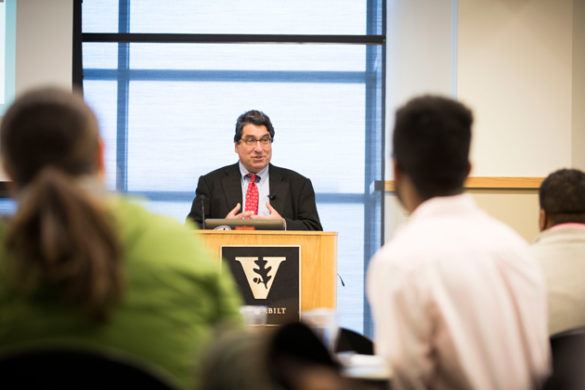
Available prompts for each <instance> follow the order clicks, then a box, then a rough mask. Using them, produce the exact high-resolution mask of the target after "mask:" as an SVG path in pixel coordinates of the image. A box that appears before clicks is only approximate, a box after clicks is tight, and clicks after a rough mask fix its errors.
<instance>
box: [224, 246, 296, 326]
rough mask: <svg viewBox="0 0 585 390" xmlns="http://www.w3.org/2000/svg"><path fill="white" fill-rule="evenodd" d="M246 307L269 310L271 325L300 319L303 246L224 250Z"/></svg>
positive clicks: (245, 247) (235, 247)
mask: <svg viewBox="0 0 585 390" xmlns="http://www.w3.org/2000/svg"><path fill="white" fill-rule="evenodd" d="M221 256H222V259H223V261H226V262H227V264H228V266H229V269H230V271H231V272H232V274H233V276H234V279H235V280H236V283H237V284H238V287H239V289H240V292H241V293H242V296H243V298H244V301H245V304H246V305H262V306H266V307H268V316H267V318H268V323H269V324H279V323H283V322H286V321H288V320H291V319H298V318H299V308H300V247H299V246H222V248H221Z"/></svg>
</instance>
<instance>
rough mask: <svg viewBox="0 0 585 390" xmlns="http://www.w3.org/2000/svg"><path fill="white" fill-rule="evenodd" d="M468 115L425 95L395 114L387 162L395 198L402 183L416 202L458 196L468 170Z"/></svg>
mask: <svg viewBox="0 0 585 390" xmlns="http://www.w3.org/2000/svg"><path fill="white" fill-rule="evenodd" d="M472 123H473V115H472V113H471V111H470V110H469V109H468V108H467V107H465V106H464V105H463V104H461V103H460V102H457V101H455V100H453V99H450V98H446V97H442V96H432V95H425V96H420V97H416V98H414V99H412V100H410V101H409V102H408V103H406V104H405V105H404V106H402V107H400V108H399V109H398V111H397V112H396V121H395V124H394V133H393V140H392V141H393V162H394V169H395V178H394V179H395V181H396V185H397V191H396V192H397V194H398V196H399V197H401V198H402V201H403V202H404V201H407V199H404V196H405V194H401V193H400V191H399V188H400V187H401V185H402V184H406V183H405V182H404V180H401V179H402V178H404V177H405V176H406V177H407V181H408V184H409V185H410V186H411V187H412V189H414V190H415V192H416V194H415V195H416V197H417V198H418V202H417V203H421V202H423V201H425V200H427V199H430V198H433V197H435V196H449V195H455V194H458V193H461V192H462V191H463V184H464V182H465V179H466V177H467V175H468V174H469V171H470V167H471V165H470V163H469V148H470V144H471V125H472ZM407 208H408V207H407Z"/></svg>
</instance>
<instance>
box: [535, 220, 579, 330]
mask: <svg viewBox="0 0 585 390" xmlns="http://www.w3.org/2000/svg"><path fill="white" fill-rule="evenodd" d="M532 252H533V253H534V255H535V256H536V258H537V259H538V261H539V262H540V265H541V266H542V270H543V272H544V278H545V280H546V289H547V292H548V293H547V294H548V331H549V333H550V334H555V333H558V332H562V331H564V330H569V329H572V328H576V327H580V326H585V283H583V275H585V224H577V223H566V224H561V225H556V226H553V227H552V228H550V229H547V230H545V231H543V232H542V233H540V234H539V235H538V237H536V241H535V243H534V244H533V245H532Z"/></svg>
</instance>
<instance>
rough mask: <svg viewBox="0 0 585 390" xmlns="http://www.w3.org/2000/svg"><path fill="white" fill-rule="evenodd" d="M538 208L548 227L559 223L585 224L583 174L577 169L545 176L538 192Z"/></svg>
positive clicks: (584, 183) (564, 170) (560, 170)
mask: <svg viewBox="0 0 585 390" xmlns="http://www.w3.org/2000/svg"><path fill="white" fill-rule="evenodd" d="M538 198H539V201H540V208H541V209H542V210H544V211H545V212H546V218H547V220H548V223H549V225H550V226H554V225H558V224H560V223H569V222H576V223H585V173H584V172H582V171H580V170H578V169H559V170H558V171H555V172H553V173H551V174H550V175H548V176H547V178H546V179H544V181H543V182H542V184H541V185H540V190H539V191H538Z"/></svg>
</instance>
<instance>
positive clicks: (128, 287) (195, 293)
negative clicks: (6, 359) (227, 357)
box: [0, 88, 240, 388]
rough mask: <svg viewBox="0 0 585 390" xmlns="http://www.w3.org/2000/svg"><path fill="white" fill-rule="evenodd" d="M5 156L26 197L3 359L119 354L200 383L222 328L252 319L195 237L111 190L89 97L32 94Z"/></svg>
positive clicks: (5, 232) (13, 223)
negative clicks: (63, 351) (63, 350)
mask: <svg viewBox="0 0 585 390" xmlns="http://www.w3.org/2000/svg"><path fill="white" fill-rule="evenodd" d="M0 153H1V157H2V162H3V166H4V170H5V172H6V174H7V175H8V176H9V177H10V179H11V185H12V190H13V193H14V197H15V199H16V201H17V202H18V208H17V211H16V213H15V214H14V215H13V216H12V217H11V218H9V219H6V220H4V221H1V222H0V352H6V351H13V350H19V349H22V348H39V347H43V348H53V347H72V348H80V349H89V350H97V351H101V350H108V351H109V350H113V351H116V352H118V353H122V354H127V355H128V356H129V357H131V358H133V359H136V360H140V361H142V362H143V363H145V364H149V365H150V366H151V367H153V368H154V369H156V370H159V371H161V372H162V373H163V375H164V374H166V376H167V377H168V378H170V380H171V381H173V382H174V383H176V384H177V385H178V386H179V387H182V388H194V387H196V385H197V381H196V379H195V378H196V374H195V373H196V368H197V366H198V364H197V361H198V359H199V356H198V355H199V354H200V351H202V350H203V347H204V344H205V342H206V341H209V339H210V337H211V334H212V331H213V329H214V327H216V326H217V325H220V324H228V325H229V324H232V325H239V324H240V317H239V314H238V306H239V305H240V298H239V295H238V294H237V292H236V289H235V285H234V284H233V281H232V280H231V278H230V277H229V274H228V273H221V274H220V272H219V265H218V262H217V261H216V260H215V259H214V258H213V257H212V256H211V255H210V254H209V253H208V252H207V251H206V250H205V249H204V247H203V244H202V242H200V240H199V239H198V237H197V236H195V235H194V234H193V232H192V231H191V230H189V229H187V228H185V227H184V226H182V225H180V224H179V223H176V222H174V221H172V220H170V219H167V218H164V217H160V216H156V215H153V214H150V213H148V212H147V211H145V210H144V209H143V208H142V207H140V206H139V205H136V204H134V203H130V202H128V201H126V200H125V199H123V198H122V197H120V196H116V195H115V194H112V193H108V191H106V190H105V187H104V183H103V176H104V159H103V156H104V152H103V144H102V142H101V139H100V136H99V131H98V124H97V120H96V118H95V115H94V114H93V112H92V111H91V110H90V109H89V107H88V106H87V105H86V104H85V102H84V101H83V99H82V98H81V97H80V96H77V95H75V94H72V93H71V92H68V91H64V90H60V89H56V88H45V89H38V90H33V91H31V92H28V93H26V94H25V95H23V96H22V97H20V98H19V99H17V100H16V101H15V102H14V104H13V105H12V106H11V107H10V108H9V110H8V111H7V112H6V115H5V116H4V118H3V119H2V123H1V126H0Z"/></svg>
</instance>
